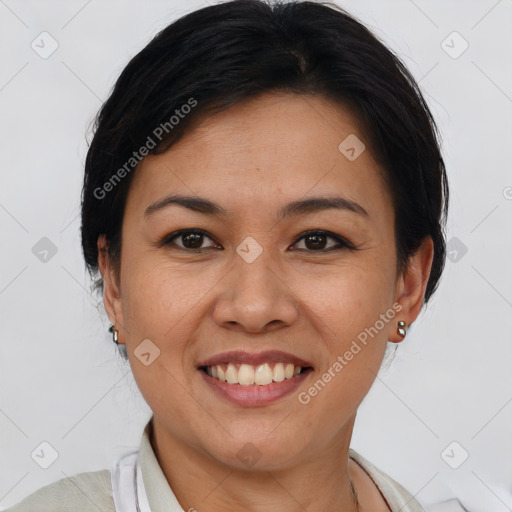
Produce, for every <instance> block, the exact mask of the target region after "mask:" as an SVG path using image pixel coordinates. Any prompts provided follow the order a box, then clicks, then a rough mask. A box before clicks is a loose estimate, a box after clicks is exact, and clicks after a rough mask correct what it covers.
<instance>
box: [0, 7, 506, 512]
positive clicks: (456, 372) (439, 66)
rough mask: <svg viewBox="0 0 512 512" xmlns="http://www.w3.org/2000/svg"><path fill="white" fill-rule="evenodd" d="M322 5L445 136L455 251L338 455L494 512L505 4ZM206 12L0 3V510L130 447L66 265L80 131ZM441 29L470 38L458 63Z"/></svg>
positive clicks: (72, 266)
mask: <svg viewBox="0 0 512 512" xmlns="http://www.w3.org/2000/svg"><path fill="white" fill-rule="evenodd" d="M339 4H340V5H341V6H343V7H345V8H346V9H347V10H348V11H349V12H351V13H352V14H354V15H356V16H357V17H359V19H360V20H361V21H363V22H364V23H365V24H367V25H368V26H369V27H370V28H371V29H373V30H374V32H375V33H376V34H377V35H378V36H379V37H381V38H382V39H383V40H384V41H385V42H386V43H387V44H388V45H389V46H390V47H391V48H392V49H393V50H395V51H396V52H397V53H398V55H399V56H400V57H401V58H402V59H403V61H404V62H405V64H406V65H407V66H408V67H409V69H410V70H411V71H412V73H413V74H414V76H415V77H416V79H417V80H418V81H420V84H421V86H422V90H423V91H424V94H425V96H426V98H427V101H428V102H429V105H430V106H431V109H432V110H433V112H434V115H435V117H436V119H437V121H438V124H439V126H440V129H441V132H442V136H443V153H444V157H445V162H446V165H447V171H448V176H449V181H450V186H451V211H450V216H449V222H448V227H447V238H448V240H451V239H452V237H457V239H459V240H460V243H462V244H464V246H465V247H467V253H464V251H461V250H460V247H461V246H460V243H459V246H458V247H459V249H457V250H454V248H455V247H456V246H454V245H453V244H454V242H453V241H451V242H450V244H451V245H449V247H450V248H451V256H450V257H451V260H453V261H451V260H450V259H449V260H448V261H447V265H446V270H445V273H444V276H443V279H442V282H441V286H440V288H439V290H438V291H437V293H436V295H435V296H434V298H433V300H432V302H431V304H430V305H429V306H428V307H427V309H426V310H425V311H424V312H423V313H422V314H421V316H420V318H419V320H418V321H417V322H416V324H415V325H414V326H413V328H412V329H411V330H410V331H409V333H408V335H407V338H406V340H405V341H404V342H403V343H401V344H400V345H399V348H398V351H397V352H396V355H395V358H394V361H393V362H392V363H391V365H390V367H389V368H388V369H385V368H383V369H382V370H381V373H380V374H379V377H378V379H377V380H376V382H375V384H374V386H373V388H372V390H371V391H370V393H369V395H368V396H367V397H366V399H365V400H364V402H363V404H362V406H361V408H360V412H359V414H358V418H357V422H356V426H355V432H354V437H353V442H352V447H353V448H354V449H355V450H356V451H358V452H359V453H361V454H362V455H363V456H365V457H366V458H368V459H369V460H370V461H371V462H373V463H374V464H375V465H376V466H377V467H379V468H381V469H382V470H384V471H385V472H387V473H388V474H389V475H390V476H392V477H393V478H395V479H396V480H398V481H399V482H400V483H401V484H402V485H403V486H404V487H405V488H407V489H408V490H409V491H410V492H411V493H412V494H414V495H416V498H417V499H418V500H419V501H420V502H421V503H422V504H423V505H424V506H425V507H426V508H427V507H428V509H429V510H441V509H440V508H438V509H436V508H434V506H433V504H435V503H439V502H441V501H443V500H448V499H451V498H455V497H457V498H458V499H459V500H460V502H461V503H463V504H464V506H465V507H466V508H467V509H468V510H470V511H471V512H493V511H495V512H504V511H506V510H511V507H512V435H511V427H512V404H511V402H512V378H511V376H510V375H511V373H512V372H511V371H510V366H511V364H510V363H511V361H512V359H511V356H512V343H511V342H512V336H511V332H512V322H511V319H512V314H511V313H512V264H511V258H510V255H511V253H512V235H511V233H512V230H511V222H510V221H511V218H512V200H511V199H512V188H511V187H512V171H511V169H512V167H511V156H510V155H511V153H510V146H511V140H512V139H511V136H512V129H511V119H512V68H511V65H510V62H511V55H512V53H511V50H512V36H511V26H512V1H511V0H500V1H496V0H481V1H462V0H450V1H447V0H444V1H427V0H415V1H412V0H396V1H380V2H379V1H367V0H365V1H364V2H362V1H357V0H350V1H340V2H339ZM203 5H206V4H205V3H204V2H203V3H202V2H200V1H193V2H192V1H188V2H185V1H177V0H174V1H151V2H148V1H146V2H142V1H139V2H135V1H123V2H115V1H111V0H108V1H105V0H103V1H99V0H92V1H75V0H67V1H45V2H36V1H28V0H24V1H20V0H0V38H1V45H0V52H1V58H0V62H1V67H0V108H1V117H0V141H1V152H0V159H1V160H0V172H1V187H0V229H1V251H0V258H1V260H0V269H1V274H0V308H1V315H2V316H1V322H0V335H1V346H0V347H1V348H0V350H1V353H0V389H1V396H0V433H1V437H0V460H1V461H2V462H1V464H0V506H1V507H2V508H5V507H8V506H11V505H13V504H14V503H15V502H18V501H19V500H21V499H22V498H23V497H25V496H26V495H28V494H29V493H31V492H33V491H35V490H36V489H38V488H40V487H41V486H43V485H46V484H48V483H51V482H54V481H56V480H58V479H60V478H64V477H65V476H70V475H72V474H75V473H78V472H83V471H96V470H99V469H106V468H109V467H110V465H111V463H112V462H113V461H114V459H115V458H117V456H118V455H119V454H121V453H123V452H125V451H126V450H127V449H128V448H129V447H138V445H139V441H140V436H141V433H142V428H143V426H144V424H145V422H146V421H147V419H148V418H149V415H150V410H149V408H148V407H147V405H146V404H145V402H144V401H143V399H142V398H141V397H140V394H139V392H138V389H137V387H136V385H135V383H134V381H133V378H132V376H131V373H130V372H129V367H128V366H126V365H125V364H124V363H123V362H122V360H121V359H120V356H118V355H117V354H116V348H115V346H114V344H113V343H112V342H111V341H110V340H111V335H110V334H109V333H108V332H107V329H108V325H109V323H108V320H107V317H106V315H105V313H104V311H103V306H102V303H101V302H100V300H99V299H98V297H97V296H91V295H90V294H89V292H88V290H89V279H88V276H87V273H86V271H85V265H84V262H83V259H82V255H81V247H80V236H79V226H80V218H79V211H80V191H81V186H82V173H83V162H84V157H85V153H86V150H87V143H86V138H85V134H86V133H90V131H89V130H88V129H89V125H90V123H91V121H92V119H93V117H94V115H95V113H96V112H97V110H98V109H99V107H100V106H101V104H102V102H103V101H104V100H105V99H106V98H107V96H108V93H109V91H110V89H111V87H112V86H113V84H114V82H115V79H116V78H117V76H118V75H119V73H120V72H121V70H122V69H123V67H124V66H125V65H126V63H127V62H128V60H129V58H130V57H132V56H133V55H134V54H135V53H137V52H138V51H139V50H141V49H142V48H143V46H144V45H145V44H146V43H147V42H149V40H150V38H151V37H152V36H153V35H155V34H156V32H157V31H159V30H160V29H162V28H163V27H165V26H166V25H167V24H169V23H170V22H171V21H172V20H174V19H175V18H176V17H178V16H180V15H181V14H183V13H185V12H188V11H191V10H195V9H196V8H199V7H200V6H203ZM43 31H47V32H48V33H49V34H51V37H52V38H54V39H55V40H56V41H57V43H58V48H57V50H56V51H55V52H54V53H53V54H52V55H51V56H49V57H48V58H46V59H43V58H41V57H40V56H39V55H38V54H37V53H36V52H35V51H34V50H33V49H32V48H31V43H32V41H33V40H36V43H37V41H39V40H40V39H38V37H40V36H39V34H40V33H41V32H43ZM453 31H457V32H458V33H459V34H460V36H462V38H463V39H464V40H465V41H467V43H468V44H469V47H468V49H467V50H466V51H465V52H464V53H462V54H461V55H460V56H458V58H453V55H455V53H457V52H458V51H460V50H461V49H462V48H463V46H462V45H463V44H464V41H463V40H462V39H460V38H458V36H456V35H455V36H453V35H451V34H452V32H453ZM45 37H46V36H45ZM447 37H448V39H447ZM48 41H49V40H47V43H46V45H45V47H46V48H49V43H48ZM443 41H446V42H445V43H443ZM443 46H444V48H445V49H447V50H448V51H449V52H451V53H452V56H450V55H449V54H448V53H447V52H446V51H445V49H443ZM450 46H451V47H452V48H451V49H450V48H449V47H450ZM507 187H508V188H507ZM43 237H48V238H49V239H50V240H51V241H52V242H53V244H55V246H56V248H57V252H56V254H55V255H54V256H53V257H52V258H50V259H49V260H48V261H47V262H46V263H43V262H41V261H40V260H39V259H38V258H37V257H36V256H35V255H34V254H33V252H32V247H33V246H34V245H35V244H36V243H37V242H38V241H39V240H40V239H41V238H43ZM390 345H391V344H390ZM393 346H394V345H393ZM42 441H47V442H48V443H50V444H51V445H52V446H53V447H54V448H55V449H56V451H57V452H58V454H59V457H58V459H57V460H56V462H55V463H54V464H53V465H51V466H50V467H49V468H48V469H46V470H45V469H42V468H40V467H39V466H38V465H37V464H36V463H35V462H34V461H33V460H32V458H31V455H30V454H31V453H32V452H33V450H34V449H35V448H36V447H38V446H39V444H40V443H41V442H42ZM453 441H456V442H457V443H459V445H460V447H459V445H457V446H456V447H455V449H454V451H453V452H452V451H451V450H448V453H449V454H450V455H451V462H452V464H453V461H454V460H455V461H456V460H457V459H458V458H459V457H460V456H461V454H463V452H462V450H465V451H467V452H468V454H469V456H468V458H467V460H466V461H465V462H464V463H463V464H462V465H460V467H459V468H458V469H452V468H451V467H450V466H449V465H448V464H447V462H446V461H445V459H443V457H442V456H441V454H442V453H443V451H444V450H445V448H446V447H447V446H448V445H450V443H452V442H453ZM443 510H445V509H443ZM450 510H455V509H454V508H453V509H450Z"/></svg>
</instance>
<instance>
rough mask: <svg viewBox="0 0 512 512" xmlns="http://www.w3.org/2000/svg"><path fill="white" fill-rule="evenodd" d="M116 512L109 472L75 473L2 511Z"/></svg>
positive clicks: (106, 470) (105, 470)
mask: <svg viewBox="0 0 512 512" xmlns="http://www.w3.org/2000/svg"><path fill="white" fill-rule="evenodd" d="M98 510H101V511H102V512H115V506H114V500H113V498H112V485H111V483H110V471H109V470H108V469H104V470H101V471H92V472H87V473H78V474H76V475H73V476H70V477H67V478H62V479H61V480H58V481H57V482H53V483H51V484H48V485H46V486H44V487H41V488H40V489H38V490H37V491H35V492H34V493H32V494H30V495H29V496H27V497H26V498H25V499H23V500H22V501H20V502H19V503H17V504H16V505H14V506H12V507H10V508H8V509H7V510H5V511H4V512H56V511H59V512H72V511H73V512H77V511H80V512H98Z"/></svg>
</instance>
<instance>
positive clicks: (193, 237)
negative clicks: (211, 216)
mask: <svg viewBox="0 0 512 512" xmlns="http://www.w3.org/2000/svg"><path fill="white" fill-rule="evenodd" d="M180 239H181V245H180V244H177V243H175V240H180ZM205 239H209V240H211V241H212V242H213V239H212V238H211V237H209V236H208V235H207V234H206V233H205V232H204V231H202V230H200V229H188V230H181V231H177V232H175V233H171V234H170V235H167V236H166V237H165V238H164V239H163V240H162V242H161V243H160V246H164V245H176V246H177V247H178V248H180V249H185V250H186V249H190V250H191V251H193V250H196V251H201V250H203V249H212V248H214V247H215V245H211V246H207V247H202V245H203V243H204V241H205Z"/></svg>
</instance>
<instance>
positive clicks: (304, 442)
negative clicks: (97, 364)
mask: <svg viewBox="0 0 512 512" xmlns="http://www.w3.org/2000/svg"><path fill="white" fill-rule="evenodd" d="M349 134H356V136H357V137H358V138H359V139H360V140H362V141H364V140H365V137H364V134H363V133H362V132H361V130H360V129H359V127H358V122H357V118H356V117H354V115H353V114H352V113H351V111H350V110H349V109H348V108H346V107H344V106H342V105H339V104H337V103H333V102H331V101H330V100H327V99H325V98H323V97H321V96H307V97H306V96H301V95H291V94H270V93H265V94H263V95H260V96H258V97H255V98H251V99H249V100H246V101H244V102H242V103H239V104H237V105H236V106H234V107H232V108H230V109H229V110H227V111H224V112H222V113H220V114H217V115H215V116H211V117H206V118H202V119H200V120H199V121H198V122H195V123H194V124H193V125H192V126H191V128H190V129H189V130H188V131H187V133H186V135H185V136H184V137H183V138H182V139H181V140H180V141H179V142H178V143H176V144H175V145H173V146H172V147H171V148H170V150H168V151H167V152H166V153H164V154H162V155H158V156H148V157H146V158H145V159H144V160H143V162H142V163H141V165H140V167H139V168H138V169H137V171H136V175H135V176H134V181H133V183H132V185H131V188H130V191H129V195H128V198H127V204H126V210H125V216H124V220H123V226H122V240H123V242H122V258H121V269H120V282H117V280H116V278H115V271H114V268H113V267H112V265H111V264H110V262H109V259H108V255H107V253H106V251H105V239H104V236H101V237H100V238H99V239H98V248H99V249H100V256H99V264H100V270H101V274H102V276H103V278H104V302H105V307H106V310H107V312H108V315H109V317H110V320H111V321H112V323H114V324H115V325H116V328H117V329H118V330H119V341H120V342H121V343H125V344H126V348H127V352H128V355H129V359H130V363H131V367H132V371H133V374H134V377H135V380H136V382H137V385H138V387H139V389H140V391H141V393H142V395H143V396H144V398H145V400H146V401H147V403H148V405H149V406H150V407H151V409H152V411H153V413H154V423H153V428H154V435H153V439H152V445H153V448H154V450H155V454H156V455H157V458H158V461H159V463H160V465H161V467H162V470H163V472H164V474H165V476H166V478H167V480H168V482H169V484H170V485H171V487H172V489H173V492H174V493H175V495H176V496H177V498H178V500H179V502H180V504H181V505H182V507H183V508H184V509H185V510H188V509H189V508H191V507H194V508H195V509H196V510H197V511H199V512H200V511H208V512H217V511H221V510H222V511H223V512H226V511H235V510H236V511H239V510H247V511H253V512H259V511H265V512H269V511H280V512H283V511H296V510H308V511H323V512H324V511H339V510H346V511H350V510H354V509H355V508H354V504H353V499H352V495H351V491H350V487H349V477H350V478H351V479H352V481H353V483H354V486H355V488H356V491H357V494H358V497H359V503H360V505H359V510H360V511H363V510H365V511H370V510H372V511H374V512H375V511H377V512H378V511H380V510H388V508H387V506H386V504H385V501H384V500H383V498H382V496H381V495H380V493H379V491H378V489H377V488H376V486H375V485H374V484H373V482H372V480H371V479H370V478H369V477H368V475H367V474H366V473H365V472H364V470H362V469H361V468H360V467H359V466H358V465H357V464H356V463H355V462H354V461H353V460H352V459H348V449H349V444H350V439H351V436H352V429H353V425H354V421H355V418H356V413H357V408H358V406H359V404H360V403H361V402H362V400H363V398H364V397H365V395H366V394H367V393H368V391H369V389H370V387H371V385H372V383H373V382H374V380H375V378H376V374H377V373H378V371H379V368H380V365H381V363H382V359H383V355H384V351H385V348H386V345H387V342H388V340H389V341H391V342H395V343H399V342H400V341H402V337H401V336H399V335H398V334H397V332H396V322H397V321H398V320H404V321H405V322H406V323H407V325H409V324H410V323H412V322H413V321H414V320H415V319H416V318H417V316H418V314H419V312H420V309H421V307H422V303H423V296H424V293H425V287H426V284H427V280H428V276H429V273H430V268H431V264H432V255H433V244H432V240H431V239H430V238H429V237H428V238H426V239H425V241H424V243H423V244H422V245H421V247H420V249H419V250H418V251H417V252H416V254H415V255H414V257H412V258H411V260H410V264H409V266H408V267H407V270H406V271H405V272H404V273H402V274H398V273H397V271H396V268H397V261H396V252H395V234H394V211H393V208H392V203H391V196H390V194H389V191H388V190H387V188H386V186H385V184H384V182H383V180H382V178H381V175H380V173H379V166H378V164H377V163H376V162H375V161H374V159H373V157H372V155H371V152H370V149H369V144H367V146H366V147H367V149H366V150H365V151H364V152H363V153H362V154H361V155H360V156H359V157H358V158H357V159H356V160H354V161H349V160H348V159H347V158H346V157H345V156H344V155H343V154H342V153H341V152H340V151H339V150H338V145H339V144H340V143H341V141H343V140H344V139H345V138H346V137H347V136H348V135H349ZM170 193H181V194H184V195H193V196H201V197H206V198H208V199H210V200H213V201H215V202H217V203H219V204H220V205H221V206H222V207H223V208H225V209H227V210H228V211H229V214H228V215H227V216H226V218H223V219H219V218H216V217H209V216H207V215H204V214H201V213H197V212H192V211H190V210H188V209H185V208H182V207H180V206H176V205H174V206H168V207H167V208H164V209H162V210H160V211H158V212H155V213H154V214H153V215H151V216H148V217H146V218H145V217H144V210H145V209H146V207H147V206H148V205H150V204H152V203H153V202H155V201H157V200H159V199H161V198H163V197H165V196H166V195H167V194H170ZM321 195H324V196H338V195H341V196H343V197H346V198H349V199H350V200H352V201H356V202H357V203H359V204H360V205H361V206H363V207H364V208H365V209H366V210H367V212H368V214H369V215H368V216H367V217H365V216H363V215H359V214H357V213H354V212H351V211H348V210H337V209H326V210H322V211H317V212H314V213H308V214H305V215H299V216H296V217H290V218H288V219H286V220H281V221H278V217H277V212H278V210H279V209H280V208H281V207H282V206H283V205H285V204H287V203H288V202H290V201H294V200H299V199H304V198H305V197H311V196H321ZM189 228H199V229H203V230H205V231H206V232H207V233H208V236H205V237H204V238H203V242H202V245H200V244H201V242H199V243H198V244H199V245H200V246H201V247H204V248H205V249H204V251H203V252H197V250H196V249H184V248H183V247H184V246H185V244H186V240H184V239H183V237H182V238H177V239H175V240H174V244H176V245H174V246H173V245H172V242H171V243H170V244H169V245H167V246H164V247H158V242H159V241H160V240H162V239H163V238H164V237H165V236H166V235H168V234H170V233H173V232H174V231H177V230H179V229H189ZM308 229H320V230H326V231H330V232H332V233H334V234H336V235H339V236H342V237H344V238H346V239H348V240H349V241H350V242H351V243H352V244H353V245H354V246H355V247H356V248H357V250H349V249H348V248H346V247H341V248H340V249H338V250H328V248H330V247H334V246H337V244H338V242H337V240H336V239H331V238H327V239H326V241H325V246H324V247H325V248H323V249H320V250H318V249H315V246H314V244H311V243H307V239H304V238H302V239H300V240H298V239H299V237H300V235H301V233H303V232H304V231H306V230H308ZM247 236H251V237H253V238H254V239H255V240H256V241H257V242H258V244H259V245H260V246H261V248H262V249H263V252H262V254H261V255H260V256H259V257H258V258H257V259H256V260H255V261H253V262H252V263H247V262H246V261H245V260H244V259H243V258H241V257H240V256H239V255H238V253H237V252H236V248H237V246H238V245H239V244H241V242H242V241H243V240H244V239H245V238H246V237H247ZM208 237H210V238H208ZM297 240H298V241H297ZM189 247H190V246H189ZM211 247H220V248H221V249H222V250H216V249H214V248H213V249H212V248H211ZM180 248H181V250H180ZM299 249H300V250H299ZM187 251H188V252H187ZM194 251H196V252H194ZM393 304H400V306H401V308H402V309H401V311H400V312H399V313H397V314H396V316H395V318H394V319H393V320H391V321H389V322H388V323H387V324H386V325H385V327H384V328H383V329H381V330H380V331H379V332H378V335H375V336H374V337H373V338H372V339H371V341H370V342H369V343H368V344H367V345H366V346H364V348H363V349H362V350H361V351H360V352H359V353H358V354H357V356H354V358H353V359H352V360H351V361H350V362H349V363H348V364H347V365H346V366H345V367H344V368H343V370H342V371H341V372H339V373H338V374H337V375H336V377H335V378H333V379H332V380H331V382H329V383H328V385H327V386H326V387H325V388H324V389H323V390H322V391H321V392H319V393H318V394H317V396H315V397H314V398H312V399H311V401H310V402H309V403H308V404H306V405H303V404H301V403H300V402H299V401H298V399H297V393H295V392H294V393H292V394H291V395H288V396H286V397H284V398H282V399H280V400H279V401H277V402H276V403H273V404H270V405H266V406H262V407H242V406H240V405H236V404H233V403H231V402H229V401H227V400H225V399H224V398H222V397H219V396H218V395H217V394H214V393H213V392H212V391H211V390H210V388H209V387H208V386H207V385H206V384H205V383H204V381H203V378H202V376H201V375H200V374H199V371H198V370H197V368H196V366H197V364H198V363H199V361H201V360H204V359H205V358H207V357H210V356H213V355H215V354H218V353H220V352H224V351H227V350H244V349H245V350H247V351H249V352H261V351H264V350H271V349H279V350H283V351H286V352H291V353H293V354H295V355H297V356H299V357H301V358H303V359H305V360H306V361H309V362H311V363H312V365H313V366H314V368H315V371H314V372H312V373H311V374H310V375H309V376H308V378H307V380H306V381H305V382H304V383H303V386H301V388H300V389H299V392H300V391H304V390H307V389H308V388H309V387H310V386H311V385H312V384H313V383H314V382H315V381H316V380H317V379H318V378H319V377H320V376H321V375H322V374H323V373H324V372H325V371H327V370H328V368H329V367H331V366H332V364H333V363H334V362H335V361H336V359H337V357H338V356H339V355H342V354H344V353H345V352H346V351H347V350H348V349H349V347H350V345H351V343H352V341H353V340H355V339H357V336H358V334H359V333H361V332H362V331H364V329H365V328H367V327H370V326H373V325H374V324H375V322H376V320H378V319H379V315H380V314H382V313H385V312H386V311H387V310H388V309H390V308H392V306H393ZM148 338H149V339H150V340H151V341H152V342H153V343H154V344H155V345H156V346H157V347H158V348H159V350H160V356H159V357H158V358H156V359H155V360H154V361H153V363H152V364H150V365H148V366H145V365H143V364H141V362H140V361H139V360H138V359H137V357H136V356H135V355H134V350H135V349H136V348H137V346H138V345H139V344H140V343H141V342H142V340H145V339H148ZM248 442H250V443H252V444H253V445H255V446H256V448H257V449H258V451H259V453H260V455H261V458H260V459H259V460H258V461H257V463H256V464H255V465H254V466H252V467H251V468H248V467H247V466H246V465H245V464H244V462H243V461H241V460H239V458H238V457H237V453H238V451H239V450H240V449H241V448H242V447H244V445H245V444H246V443H248Z"/></svg>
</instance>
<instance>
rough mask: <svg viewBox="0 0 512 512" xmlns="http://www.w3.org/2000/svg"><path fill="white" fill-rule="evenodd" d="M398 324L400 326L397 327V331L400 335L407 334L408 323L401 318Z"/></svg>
mask: <svg viewBox="0 0 512 512" xmlns="http://www.w3.org/2000/svg"><path fill="white" fill-rule="evenodd" d="M397 325H398V327H397V329H396V332H397V333H398V334H400V336H402V337H403V336H405V334H406V332H407V331H406V328H407V324H406V323H405V322H404V321H403V320H399V321H398V324H397Z"/></svg>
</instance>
